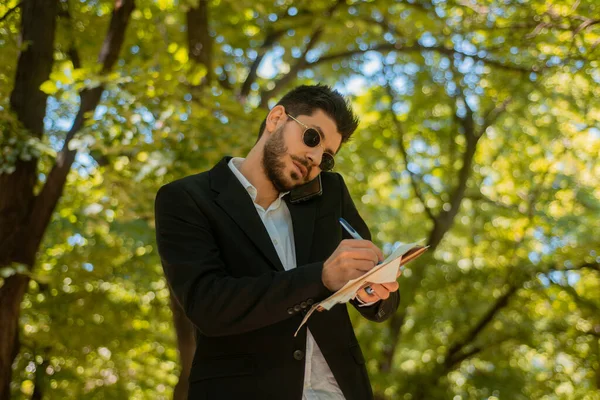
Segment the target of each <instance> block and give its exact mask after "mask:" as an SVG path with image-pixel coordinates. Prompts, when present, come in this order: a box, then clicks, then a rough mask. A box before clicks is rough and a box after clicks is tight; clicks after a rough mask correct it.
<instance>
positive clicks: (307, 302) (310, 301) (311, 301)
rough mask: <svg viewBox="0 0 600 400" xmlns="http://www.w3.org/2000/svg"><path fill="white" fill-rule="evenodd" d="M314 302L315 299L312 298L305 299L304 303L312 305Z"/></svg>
mask: <svg viewBox="0 0 600 400" xmlns="http://www.w3.org/2000/svg"><path fill="white" fill-rule="evenodd" d="M314 302H315V301H314V300H313V299H308V300H306V304H308V305H309V306H312V305H313V303H314Z"/></svg>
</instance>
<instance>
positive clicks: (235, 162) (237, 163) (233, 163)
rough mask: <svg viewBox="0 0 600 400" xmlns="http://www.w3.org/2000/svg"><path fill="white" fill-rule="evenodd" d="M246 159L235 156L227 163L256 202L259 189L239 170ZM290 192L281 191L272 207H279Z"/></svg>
mask: <svg viewBox="0 0 600 400" xmlns="http://www.w3.org/2000/svg"><path fill="white" fill-rule="evenodd" d="M244 160H245V158H242V157H233V158H232V159H231V160H229V163H228V164H227V165H228V166H229V169H231V172H233V175H235V177H236V178H237V179H238V181H240V183H241V184H242V186H243V187H244V189H246V192H248V194H249V195H250V197H251V198H252V201H253V202H255V201H256V196H257V195H258V191H257V190H256V188H255V187H254V185H252V184H251V183H250V181H249V180H248V179H246V177H245V176H244V174H242V173H241V172H240V170H239V168H240V167H241V165H242V163H243V162H244ZM288 193H289V192H281V193H279V197H278V198H277V200H275V201H274V202H273V203H272V204H271V207H274V208H277V207H279V204H280V203H281V198H282V197H283V196H285V195H286V194H288Z"/></svg>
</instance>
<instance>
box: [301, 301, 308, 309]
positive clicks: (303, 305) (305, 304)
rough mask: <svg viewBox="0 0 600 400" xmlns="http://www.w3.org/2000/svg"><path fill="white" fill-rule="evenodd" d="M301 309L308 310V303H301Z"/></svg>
mask: <svg viewBox="0 0 600 400" xmlns="http://www.w3.org/2000/svg"><path fill="white" fill-rule="evenodd" d="M300 307H302V308H306V307H308V303H307V302H305V301H303V302H302V303H300Z"/></svg>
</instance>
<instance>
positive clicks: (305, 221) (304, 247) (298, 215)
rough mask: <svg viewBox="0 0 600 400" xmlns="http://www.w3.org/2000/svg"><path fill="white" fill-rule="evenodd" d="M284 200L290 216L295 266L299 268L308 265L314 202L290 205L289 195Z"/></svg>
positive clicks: (313, 223)
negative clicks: (294, 247)
mask: <svg viewBox="0 0 600 400" xmlns="http://www.w3.org/2000/svg"><path fill="white" fill-rule="evenodd" d="M284 199H285V201H286V204H287V206H288V209H289V210H290V214H291V216H292V225H293V227H294V244H295V246H296V265H297V266H298V267H300V266H301V265H305V264H308V261H309V257H310V252H311V247H312V241H313V234H314V230H315V216H316V212H317V208H316V201H314V200H309V201H306V202H304V203H297V204H292V203H290V201H289V195H287V196H285V197H284Z"/></svg>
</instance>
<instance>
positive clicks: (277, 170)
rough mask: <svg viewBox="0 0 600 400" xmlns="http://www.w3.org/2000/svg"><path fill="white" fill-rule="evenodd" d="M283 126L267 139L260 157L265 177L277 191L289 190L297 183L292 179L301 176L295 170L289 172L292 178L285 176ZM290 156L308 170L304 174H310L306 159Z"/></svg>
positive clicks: (297, 178) (285, 151)
mask: <svg viewBox="0 0 600 400" xmlns="http://www.w3.org/2000/svg"><path fill="white" fill-rule="evenodd" d="M284 126H285V125H284ZM284 126H282V127H280V128H279V129H278V130H277V131H275V132H274V133H273V135H272V136H271V137H270V138H269V139H268V140H267V142H266V143H265V147H264V150H263V158H262V166H263V170H264V171H265V173H266V175H267V178H269V180H270V181H271V183H272V184H273V186H274V187H275V189H277V191H279V192H280V193H281V192H289V191H290V190H292V189H293V188H294V187H296V186H298V185H299V184H295V183H294V182H293V181H297V180H300V179H302V177H301V176H300V175H298V174H297V173H296V172H295V171H294V172H292V173H291V177H292V179H290V178H288V177H287V176H286V173H285V162H284V157H285V156H286V154H287V151H288V149H287V147H286V145H285V143H284V140H283V128H284ZM291 158H292V159H293V160H294V161H296V162H297V163H300V164H302V165H304V166H305V167H306V168H307V171H308V172H307V174H306V176H307V177H308V176H310V170H311V166H310V164H309V163H308V162H307V161H305V160H302V159H300V158H298V157H295V156H293V155H291ZM292 180H293V181H292ZM302 183H304V182H300V184H302Z"/></svg>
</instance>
